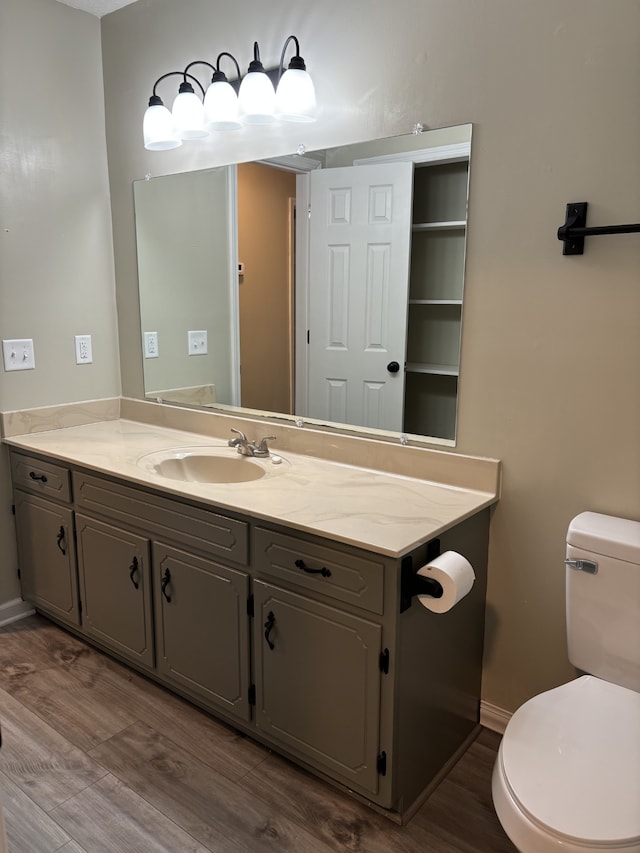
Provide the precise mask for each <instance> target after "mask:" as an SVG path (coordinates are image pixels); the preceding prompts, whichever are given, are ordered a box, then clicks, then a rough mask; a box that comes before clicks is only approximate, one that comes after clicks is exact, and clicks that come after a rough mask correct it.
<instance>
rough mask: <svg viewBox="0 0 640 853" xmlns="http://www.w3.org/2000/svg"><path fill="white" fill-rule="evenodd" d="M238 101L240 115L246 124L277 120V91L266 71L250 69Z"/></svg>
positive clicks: (268, 122)
mask: <svg viewBox="0 0 640 853" xmlns="http://www.w3.org/2000/svg"><path fill="white" fill-rule="evenodd" d="M238 101H239V103H240V117H241V119H242V121H243V122H244V123H245V124H270V123H271V122H273V121H275V102H276V93H275V89H274V88H273V83H272V82H271V80H269V78H268V77H267V75H266V73H265V72H264V71H249V73H248V74H246V75H245V76H244V77H243V78H242V83H240V91H239V93H238Z"/></svg>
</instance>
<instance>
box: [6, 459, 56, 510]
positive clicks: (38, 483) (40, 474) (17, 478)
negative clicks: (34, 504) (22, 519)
mask: <svg viewBox="0 0 640 853" xmlns="http://www.w3.org/2000/svg"><path fill="white" fill-rule="evenodd" d="M11 476H12V478H13V485H14V486H18V487H19V488H21V489H28V491H30V492H35V493H36V494H38V495H46V496H47V497H50V498H55V499H56V500H59V501H64V503H71V477H70V474H69V470H68V469H67V468H65V467H64V466H63V465H56V464H55V463H53V462H44V461H43V460H42V459H37V458H36V457H35V456H25V455H24V454H23V453H16V452H15V451H13V450H12V451H11Z"/></svg>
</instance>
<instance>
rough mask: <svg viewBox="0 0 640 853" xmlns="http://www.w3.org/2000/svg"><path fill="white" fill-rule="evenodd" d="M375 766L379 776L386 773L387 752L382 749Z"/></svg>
mask: <svg viewBox="0 0 640 853" xmlns="http://www.w3.org/2000/svg"><path fill="white" fill-rule="evenodd" d="M376 767H377V768H378V773H379V774H380V775H381V776H386V775H387V753H386V752H384V751H382V752H381V753H380V755H379V756H378V760H377V762H376Z"/></svg>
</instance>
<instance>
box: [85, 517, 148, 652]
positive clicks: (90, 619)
mask: <svg viewBox="0 0 640 853" xmlns="http://www.w3.org/2000/svg"><path fill="white" fill-rule="evenodd" d="M75 523H76V538H77V547H78V570H79V580H80V600H81V601H82V624H83V628H84V630H85V631H86V633H87V636H88V637H89V638H91V639H93V640H96V641H97V642H99V643H100V644H101V645H104V646H106V647H107V648H109V649H111V650H113V651H114V652H116V653H117V654H119V655H121V656H122V657H124V658H128V659H129V660H132V661H133V662H135V663H139V664H141V665H142V666H145V667H153V664H154V653H153V622H152V602H151V574H150V559H149V557H150V543H149V540H148V539H147V538H146V537H144V536H139V535H138V534H136V533H132V532H131V531H130V530H125V529H123V528H122V527H116V526H115V525H113V524H105V523H104V522H102V521H98V520H96V519H95V518H91V517H89V516H86V515H82V514H80V513H77V514H76V519H75Z"/></svg>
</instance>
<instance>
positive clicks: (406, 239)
mask: <svg viewBox="0 0 640 853" xmlns="http://www.w3.org/2000/svg"><path fill="white" fill-rule="evenodd" d="M412 186H413V163H411V162H410V161H408V162H400V163H387V164H379V165H375V166H367V165H362V166H351V167H342V168H336V169H322V170H320V171H317V172H312V173H311V229H310V230H311V237H310V258H309V260H310V262H309V334H310V342H309V415H310V416H311V417H313V418H319V419H324V420H327V419H328V420H330V421H337V422H339V423H348V424H356V425H359V426H366V427H371V428H375V429H385V430H395V431H398V432H400V431H401V430H402V421H403V415H402V413H403V408H404V360H405V351H406V333H407V295H408V284H409V253H410V235H411V199H412Z"/></svg>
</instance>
